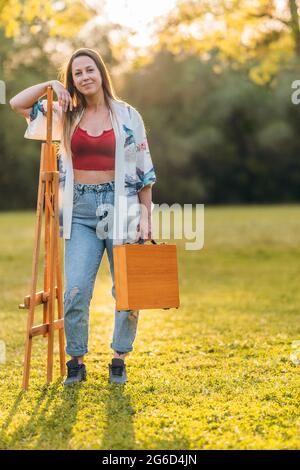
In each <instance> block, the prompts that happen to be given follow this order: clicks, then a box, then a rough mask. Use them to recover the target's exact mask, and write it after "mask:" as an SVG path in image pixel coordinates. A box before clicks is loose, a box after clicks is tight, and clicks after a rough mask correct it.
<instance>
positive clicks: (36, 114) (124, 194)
mask: <svg viewBox="0 0 300 470" xmlns="http://www.w3.org/2000/svg"><path fill="white" fill-rule="evenodd" d="M109 100H110V104H111V108H112V112H111V111H110V117H111V122H112V125H113V129H114V133H115V138H116V147H115V193H114V209H113V244H114V245H119V244H123V243H131V242H134V240H135V238H136V229H137V224H138V222H139V216H140V213H141V211H140V206H139V197H138V192H139V191H140V190H141V189H142V188H144V187H145V186H148V185H151V186H152V185H153V184H154V183H155V182H156V175H155V171H154V167H153V163H152V159H151V155H150V151H149V146H148V141H147V137H146V131H145V126H144V122H143V119H142V117H141V115H140V113H139V112H138V111H137V110H136V109H135V108H134V107H133V106H131V105H129V104H128V103H126V102H124V101H118V100H115V99H112V98H109ZM83 111H84V110H82V113H81V114H79V116H78V117H77V119H76V121H75V123H74V126H73V131H74V129H75V128H76V126H77V124H78V123H79V121H80V119H81V117H82V114H83ZM52 116H53V118H52V140H53V141H59V142H60V141H61V135H62V125H61V123H62V108H61V107H60V106H59V103H58V102H57V101H54V102H53V113H52ZM26 121H27V129H26V132H25V134H24V137H25V138H27V139H35V140H44V141H45V140H46V128H47V100H46V99H44V100H41V99H40V100H38V101H36V102H35V103H34V105H33V107H32V111H31V113H30V116H29V117H28V118H26ZM58 171H59V221H60V236H61V237H63V238H64V239H69V238H71V229H72V210H73V183H74V175H73V163H72V155H67V153H66V151H65V149H64V147H63V145H62V143H61V144H60V146H59V152H58ZM153 208H154V204H153V203H151V212H152V210H153Z"/></svg>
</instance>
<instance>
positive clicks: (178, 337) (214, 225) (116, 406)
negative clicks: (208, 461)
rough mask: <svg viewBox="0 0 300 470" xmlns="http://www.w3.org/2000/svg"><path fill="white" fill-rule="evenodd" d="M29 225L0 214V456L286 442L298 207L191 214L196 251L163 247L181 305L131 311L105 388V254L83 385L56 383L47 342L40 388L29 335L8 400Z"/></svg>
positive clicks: (293, 445)
mask: <svg viewBox="0 0 300 470" xmlns="http://www.w3.org/2000/svg"><path fill="white" fill-rule="evenodd" d="M34 222H35V214H34V213H33V212H14V213H12V212H11V213H1V214H0V228H1V230H0V241H1V243H0V260H1V263H0V282H1V297H0V312H1V314H0V315H1V319H0V320H1V321H0V340H2V341H5V344H6V363H5V364H0V380H1V385H0V386H1V390H0V448H1V449H299V448H300V407H299V403H300V374H299V372H300V365H298V366H297V365H295V364H294V363H293V362H292V361H291V359H290V354H291V352H292V351H293V350H292V342H293V341H294V340H298V339H300V318H299V306H300V289H299V278H300V243H299V242H300V206H298V205H295V206H292V205H283V206H251V207H249V206H248V207H246V206H235V207H233V206H232V207H212V208H205V242H204V248H203V249H202V250H198V251H187V250H184V242H183V241H176V243H177V246H178V261H179V273H180V293H181V307H180V309H178V310H176V309H170V310H143V311H141V312H140V319H139V326H138V332H137V338H136V340H135V343H134V351H133V352H132V353H131V354H130V355H129V356H128V357H127V359H126V362H127V371H128V378H129V381H128V383H127V384H126V385H125V386H118V385H116V384H112V385H110V384H108V382H107V376H108V366H107V365H108V363H109V361H110V358H111V350H110V347H109V344H110V341H111V335H112V328H113V311H114V303H113V298H112V296H111V290H110V289H111V279H110V274H109V269H108V262H107V259H106V257H105V259H104V260H103V264H102V266H101V268H100V270H99V273H98V277H97V283H96V287H95V291H94V296H93V299H92V303H91V310H90V314H91V323H90V340H89V349H90V352H89V354H88V355H87V356H86V364H87V370H88V380H87V381H86V382H85V383H84V384H83V385H78V386H74V387H71V388H67V389H64V387H63V386H62V379H61V378H60V377H59V373H58V372H59V371H58V357H57V341H56V356H55V377H54V382H53V384H51V385H49V386H46V385H45V373H46V350H47V343H46V339H45V338H43V337H38V338H34V343H33V357H32V368H31V382H30V389H29V391H28V392H22V391H21V383H22V370H23V353H24V339H25V325H26V315H27V310H26V311H25V310H19V309H18V305H19V303H22V302H23V298H24V296H25V295H27V294H29V284H30V278H31V258H32V248H33V235H34ZM41 266H42V264H41ZM40 272H41V271H40ZM40 277H41V278H42V276H40ZM41 280H42V279H41ZM41 280H39V288H42V284H41ZM38 308H41V307H38ZM37 313H38V314H37V320H36V322H37V323H39V320H40V319H41V317H40V310H37ZM56 340H57V337H56Z"/></svg>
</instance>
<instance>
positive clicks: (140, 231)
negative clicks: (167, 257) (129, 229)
mask: <svg viewBox="0 0 300 470" xmlns="http://www.w3.org/2000/svg"><path fill="white" fill-rule="evenodd" d="M140 238H142V239H143V240H145V241H147V240H151V238H152V229H151V219H149V218H148V217H143V216H141V218H140V223H139V224H138V226H137V241H138V240H139V239H140Z"/></svg>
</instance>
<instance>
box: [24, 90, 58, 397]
mask: <svg viewBox="0 0 300 470" xmlns="http://www.w3.org/2000/svg"><path fill="white" fill-rule="evenodd" d="M52 104H53V90H52V87H51V86H49V87H48V88H47V140H46V143H42V148H41V159H40V173H39V185H38V197H37V209H36V223H35V241H34V251H33V260H32V279H31V287H30V294H29V295H27V296H26V297H25V298H24V304H20V305H19V308H22V309H24V308H27V309H28V310H29V311H28V318H27V329H26V343H25V357H24V371H23V384H22V387H23V389H24V390H27V389H28V384H29V371H30V359H31V350H32V340H33V338H34V337H35V336H39V335H43V336H44V337H46V338H47V340H48V350H47V383H50V382H51V381H52V378H53V349H54V331H55V330H58V339H59V360H60V373H61V375H64V374H65V351H64V319H63V286H62V275H61V261H60V238H59V208H58V191H59V172H58V171H57V158H56V147H55V144H53V142H52ZM43 211H44V218H45V224H44V228H45V252H44V289H43V290H42V291H40V292H36V288H37V279H38V260H39V253H40V242H41V229H42V215H43ZM56 300H57V319H56V320H55V303H56ZM41 304H42V305H43V323H42V324H41V325H37V326H34V312H35V307H36V306H37V305H41Z"/></svg>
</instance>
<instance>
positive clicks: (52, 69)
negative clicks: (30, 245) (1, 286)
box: [0, 0, 300, 210]
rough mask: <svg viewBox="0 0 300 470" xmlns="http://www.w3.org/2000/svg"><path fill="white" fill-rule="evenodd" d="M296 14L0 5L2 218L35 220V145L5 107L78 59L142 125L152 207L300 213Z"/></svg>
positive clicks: (156, 6) (119, 0) (171, 4)
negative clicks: (84, 52)
mask: <svg viewBox="0 0 300 470" xmlns="http://www.w3.org/2000/svg"><path fill="white" fill-rule="evenodd" d="M299 13H300V2H297V1H296V0H217V1H216V0H201V1H200V0H198V1H197V0H177V1H176V0H164V1H154V0H152V1H151V2H140V1H138V0H127V1H125V0H114V1H104V0H97V1H96V0H86V1H84V0H65V1H63V0H56V1H54V0H43V1H38V0H26V1H20V0H0V36H1V40H0V56H1V61H0V79H1V80H3V81H4V82H5V84H6V104H5V105H3V104H2V105H1V106H0V119H1V123H2V125H1V128H0V155H1V172H0V210H11V209H27V208H28V209H32V208H35V206H36V194H37V184H38V171H39V158H40V142H34V141H29V140H26V141H24V132H25V129H26V121H25V119H24V118H23V117H22V116H20V115H17V114H16V113H15V112H13V111H12V110H11V108H10V106H9V99H10V98H11V97H12V96H14V95H15V94H16V93H18V92H19V91H21V90H22V89H24V88H26V87H29V86H31V85H34V84H36V83H41V82H44V81H46V80H49V79H57V78H58V70H59V67H60V66H61V65H62V64H63V63H65V62H66V60H67V59H68V57H69V55H70V54H71V53H72V51H73V50H75V49H77V48H79V47H91V48H96V49H97V50H98V51H99V52H100V54H101V55H102V57H103V59H104V61H105V63H106V65H107V67H108V69H109V71H110V73H111V75H112V80H113V84H114V86H115V90H116V93H117V95H118V96H119V98H121V99H123V100H126V101H128V102H130V103H131V104H132V105H134V106H135V107H136V108H137V109H138V110H139V111H140V112H141V114H142V115H143V118H144V121H145V125H146V129H147V132H148V139H149V146H150V150H151V154H152V159H153V162H154V165H155V168H156V172H157V177H158V181H157V183H156V185H155V187H154V190H153V200H154V202H155V203H163V202H167V203H169V204H171V203H174V202H179V203H181V204H183V203H204V204H212V205H214V204H250V203H251V204H260V203H291V202H298V201H299V200H300V159H299V152H300V133H299V122H300V105H298V106H297V105H295V104H293V103H292V101H291V95H292V92H293V90H292V83H293V81H294V80H296V79H299V78H300V28H299ZM55 99H56V98H55Z"/></svg>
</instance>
